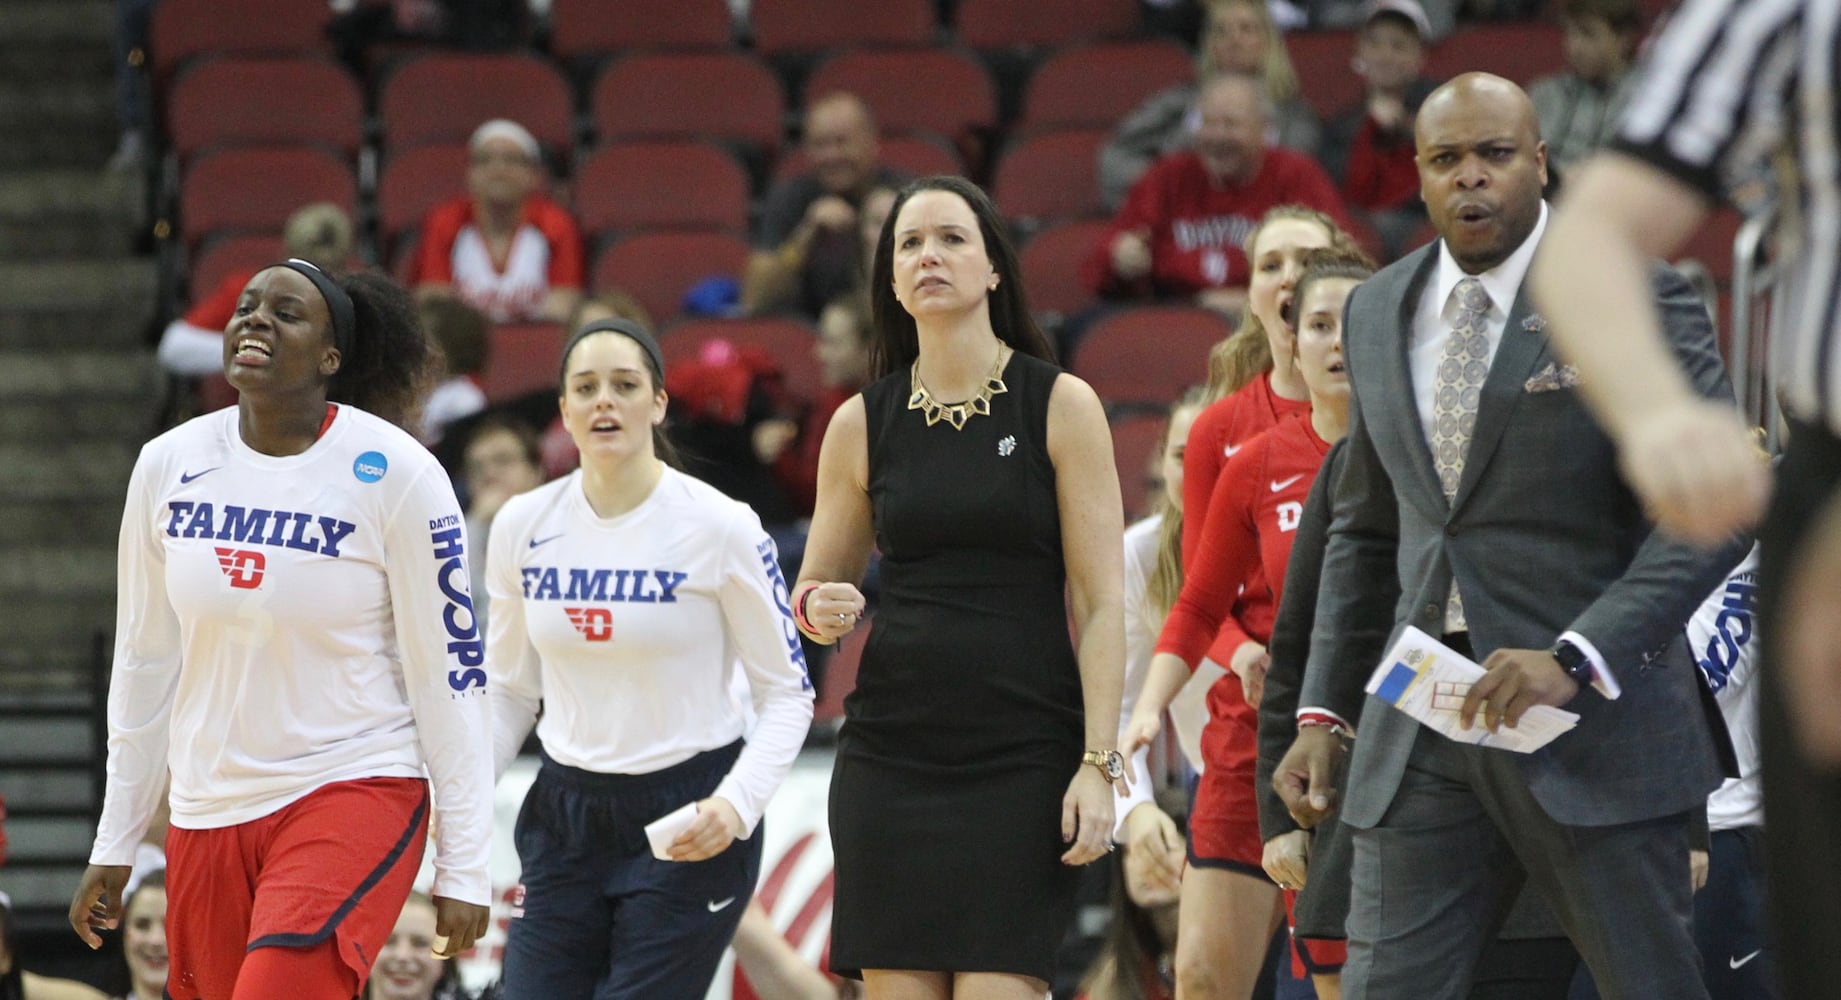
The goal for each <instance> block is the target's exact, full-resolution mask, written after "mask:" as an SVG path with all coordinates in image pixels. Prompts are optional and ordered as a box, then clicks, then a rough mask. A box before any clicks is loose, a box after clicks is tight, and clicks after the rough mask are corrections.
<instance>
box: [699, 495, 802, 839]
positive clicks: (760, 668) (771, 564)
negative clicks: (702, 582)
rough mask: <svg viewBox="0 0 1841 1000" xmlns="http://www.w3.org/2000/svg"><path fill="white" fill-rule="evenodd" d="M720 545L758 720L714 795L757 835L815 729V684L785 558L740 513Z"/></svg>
mask: <svg viewBox="0 0 1841 1000" xmlns="http://www.w3.org/2000/svg"><path fill="white" fill-rule="evenodd" d="M722 545H723V560H722V564H723V570H722V583H721V586H720V588H719V599H720V601H721V603H722V618H723V623H724V625H725V627H726V628H727V629H728V633H729V636H728V638H729V644H730V645H731V646H732V647H733V648H734V650H735V652H736V656H737V658H738V659H739V660H740V662H741V667H742V670H743V671H744V672H745V673H746V674H747V676H748V687H749V690H750V691H751V692H752V694H753V698H754V709H755V713H756V716H757V717H758V721H757V722H756V724H755V727H754V732H753V733H752V734H751V735H750V736H749V738H748V744H747V746H746V747H744V748H743V749H742V753H741V757H740V758H739V759H738V760H736V762H735V766H734V768H732V769H731V770H730V771H729V773H728V775H727V776H726V777H724V778H723V779H722V783H721V784H719V785H717V786H716V794H717V795H720V796H722V797H723V798H724V799H726V800H727V801H728V802H729V804H730V805H733V806H734V807H735V811H736V813H738V814H739V815H740V816H741V820H742V825H743V826H744V827H746V828H747V831H748V834H747V835H752V834H753V833H754V829H755V827H756V826H757V825H759V824H760V821H761V814H762V813H763V812H764V811H766V809H767V800H768V799H770V798H772V797H773V793H774V791H775V790H776V789H778V788H779V787H780V782H781V781H782V780H784V779H785V778H786V772H787V771H789V770H791V769H792V766H793V759H794V758H795V757H797V756H798V755H799V748H800V747H801V746H803V745H804V744H805V736H806V732H807V731H808V730H810V729H811V726H812V682H811V680H810V679H809V678H808V677H807V676H806V667H805V654H804V652H803V651H802V650H801V648H800V645H799V633H798V631H797V630H796V629H794V627H793V616H792V612H791V610H790V609H789V608H788V606H787V601H788V596H789V595H788V593H787V587H786V578H785V574H783V573H782V572H781V571H780V554H779V552H778V551H776V549H775V548H774V544H773V540H772V539H771V538H769V537H768V536H767V533H766V532H765V531H762V530H761V523H760V519H759V518H758V517H756V516H755V514H754V512H753V511H751V510H749V509H748V508H746V507H739V506H738V507H737V510H736V514H735V516H734V517H733V518H732V519H731V520H730V522H729V529H728V531H727V532H726V533H725V535H724V538H723V541H722ZM731 676H733V675H731Z"/></svg>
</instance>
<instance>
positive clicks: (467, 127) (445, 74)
mask: <svg viewBox="0 0 1841 1000" xmlns="http://www.w3.org/2000/svg"><path fill="white" fill-rule="evenodd" d="M377 105H378V106H377V111H378V117H379V118H380V119H381V120H382V122H383V141H384V148H385V149H386V150H388V151H400V150H404V149H408V148H410V147H411V146H419V145H422V144H424V143H430V142H465V141H466V140H467V139H468V138H469V137H471V136H472V134H473V130H474V129H476V128H478V127H479V125H480V123H481V122H484V121H487V120H488V119H492V118H509V119H511V120H512V121H515V122H517V123H518V124H520V125H523V126H524V127H525V128H527V129H530V131H531V134H532V135H534V136H536V137H537V141H538V142H540V143H542V144H543V145H544V146H545V147H546V148H548V149H549V150H550V151H551V152H553V153H561V154H564V155H566V154H567V153H568V152H569V150H570V148H571V147H572V146H573V145H574V141H575V124H574V110H573V109H574V101H573V98H571V96H570V94H569V84H568V82H567V81H565V80H564V79H563V77H562V74H560V73H558V72H557V71H556V69H555V68H554V67H552V66H551V65H550V64H549V63H547V62H545V61H544V60H542V59H539V58H537V57H536V56H532V55H521V54H510V53H507V54H502V55H471V54H459V53H443V54H439V55H425V56H421V57H419V58H416V59H414V60H412V61H410V62H408V63H405V64H404V65H403V66H402V67H401V68H399V69H397V70H396V72H394V73H391V74H390V78H389V79H387V80H385V81H384V84H383V91H382V93H381V94H380V95H379V96H378V102H377Z"/></svg>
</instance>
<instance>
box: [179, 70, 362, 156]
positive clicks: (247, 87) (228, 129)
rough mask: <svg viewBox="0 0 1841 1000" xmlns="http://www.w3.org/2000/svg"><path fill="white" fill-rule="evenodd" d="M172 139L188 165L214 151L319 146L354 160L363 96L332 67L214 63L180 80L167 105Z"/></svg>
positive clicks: (343, 73)
mask: <svg viewBox="0 0 1841 1000" xmlns="http://www.w3.org/2000/svg"><path fill="white" fill-rule="evenodd" d="M166 131H167V136H168V137H169V139H170V140H171V142H172V145H173V150H174V151H175V152H177V153H178V154H179V156H180V157H181V158H182V159H183V158H188V157H190V156H192V155H193V154H194V153H197V152H198V151H199V150H201V149H204V148H206V147H210V146H222V145H236V144H246V145H258V146H280V145H293V144H296V143H314V144H317V145H322V146H326V147H329V148H332V149H337V150H339V151H340V152H342V153H344V154H345V155H346V156H348V157H351V158H352V159H354V160H355V159H356V158H357V155H358V147H359V146H360V145H361V144H362V143H363V142H364V96H363V95H362V94H361V93H359V90H358V84H357V82H356V81H355V80H353V79H352V78H351V75H350V74H349V73H347V72H346V71H345V70H344V69H343V68H342V67H340V66H339V64H338V63H335V62H333V61H332V60H330V59H322V58H318V57H311V56H274V57H267V56H251V57H234V58H223V59H211V60H208V61H202V62H195V63H193V64H192V65H190V66H188V67H187V68H186V70H185V71H184V72H183V73H180V74H179V77H178V79H177V80H176V81H175V82H174V84H173V86H172V88H171V91H170V92H169V93H168V94H167V97H166Z"/></svg>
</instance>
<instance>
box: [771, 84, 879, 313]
mask: <svg viewBox="0 0 1841 1000" xmlns="http://www.w3.org/2000/svg"><path fill="white" fill-rule="evenodd" d="M803 148H804V149H805V155H806V159H807V160H808V161H810V163H811V168H810V169H809V170H807V171H806V172H805V173H802V174H799V175H798V176H796V177H789V178H787V179H786V180H784V181H781V182H780V183H778V184H776V185H774V187H773V189H772V190H771V191H769V192H768V193H767V199H766V204H765V206H764V207H763V208H762V209H761V222H760V228H759V229H758V231H756V233H755V235H754V253H753V254H752V255H751V256H750V257H749V258H748V270H747V274H746V275H745V276H744V277H743V279H742V309H743V310H744V311H745V312H747V313H749V314H750V315H757V316H758V315H761V314H763V313H774V312H784V311H792V312H797V313H799V314H801V315H804V316H806V317H807V318H814V319H815V318H817V316H818V313H819V310H820V309H822V308H824V305H825V303H827V302H830V301H831V300H832V299H834V298H836V297H837V296H839V295H841V294H843V293H845V292H847V291H849V290H851V289H852V288H855V287H857V286H858V285H860V284H861V283H862V277H861V275H862V256H863V254H862V250H861V248H860V246H859V241H858V237H857V232H858V218H857V213H858V209H859V208H861V207H862V205H863V200H864V198H865V197H866V196H868V194H869V193H870V192H871V191H872V190H873V189H875V188H879V187H899V186H900V184H901V181H902V177H901V175H900V174H898V173H896V172H895V171H893V170H890V169H889V168H888V167H884V166H880V165H878V163H877V161H876V156H877V152H878V145H877V140H876V119H875V116H874V115H873V114H872V113H871V112H870V110H869V105H868V104H865V103H864V102H863V99H862V98H860V97H857V96H856V95H855V94H847V93H841V92H839V93H832V94H827V95H824V96H822V97H820V98H819V99H818V100H816V101H814V102H812V104H811V106H810V107H808V108H807V109H806V113H805V140H804V144H803Z"/></svg>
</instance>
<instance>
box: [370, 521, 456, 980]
mask: <svg viewBox="0 0 1841 1000" xmlns="http://www.w3.org/2000/svg"><path fill="white" fill-rule="evenodd" d="M481 541H483V538H482V539H481ZM475 544H478V542H476V543H475ZM434 946H435V903H434V900H431V899H429V898H428V897H427V896H426V895H423V894H422V893H420V892H412V893H410V894H409V899H408V901H407V902H405V903H404V904H403V912H402V913H401V914H400V915H398V916H397V918H396V926H395V927H393V928H391V930H390V936H389V938H387V939H385V941H384V947H383V950H382V951H380V952H378V953H377V964H376V965H374V966H372V967H371V979H370V982H369V984H368V985H366V987H365V990H364V1000H466V998H467V997H468V996H470V994H468V993H467V992H466V990H465V989H463V988H462V987H461V985H460V968H459V967H458V966H456V965H455V964H454V962H453V960H452V959H446V958H437V957H435V953H434Z"/></svg>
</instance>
